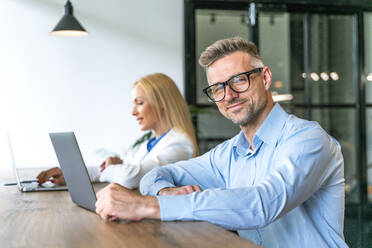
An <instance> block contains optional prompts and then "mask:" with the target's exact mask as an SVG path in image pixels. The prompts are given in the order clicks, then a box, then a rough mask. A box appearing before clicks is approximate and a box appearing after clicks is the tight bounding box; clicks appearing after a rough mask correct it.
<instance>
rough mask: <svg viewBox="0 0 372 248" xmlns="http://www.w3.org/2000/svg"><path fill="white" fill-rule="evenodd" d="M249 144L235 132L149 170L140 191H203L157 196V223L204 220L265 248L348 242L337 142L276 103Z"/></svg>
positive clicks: (322, 245)
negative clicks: (177, 188) (188, 188)
mask: <svg viewBox="0 0 372 248" xmlns="http://www.w3.org/2000/svg"><path fill="white" fill-rule="evenodd" d="M253 147H254V150H252V149H251V146H250V144H249V142H248V141H247V139H246V138H245V136H244V134H243V133H242V132H240V133H239V134H238V135H236V136H235V137H233V138H232V139H230V140H227V141H225V142H224V143H222V144H220V145H218V146H216V147H215V148H214V149H212V150H211V151H209V152H207V153H205V154H204V155H202V156H200V157H197V158H194V159H191V160H187V161H181V162H178V163H175V164H171V165H167V166H161V167H157V168H155V169H153V170H152V171H150V172H149V173H148V174H146V175H145V176H144V177H143V179H142V181H141V184H140V188H141V193H142V194H149V195H157V193H158V192H159V190H161V189H162V188H164V187H175V186H184V185H195V184H198V185H200V186H201V188H202V190H203V191H202V192H194V193H192V194H188V195H181V196H157V198H158V201H159V205H160V211H161V218H162V220H164V221H170V220H202V221H208V222H211V223H214V224H217V225H220V226H222V227H225V228H227V229H231V230H237V231H238V233H239V235H240V236H242V237H244V238H247V239H249V240H251V241H253V242H255V243H256V244H258V245H263V246H264V247H296V248H298V247H347V245H346V243H345V241H344V236H343V223H344V205H345V202H344V201H345V195H344V163H343V157H342V154H341V148H340V145H339V144H338V143H337V141H336V140H335V139H333V138H332V137H331V136H329V135H328V134H327V133H326V132H325V131H324V130H323V129H322V128H321V127H320V126H319V125H318V123H316V122H311V121H306V120H302V119H299V118H297V117H295V116H293V115H288V114H287V113H286V112H285V111H284V110H283V109H282V108H281V107H280V105H279V104H276V105H275V106H274V108H273V109H272V110H271V112H270V114H269V115H268V116H267V118H266V119H265V121H264V122H263V124H262V125H261V127H260V128H259V130H258V131H257V133H256V135H255V137H254V139H253Z"/></svg>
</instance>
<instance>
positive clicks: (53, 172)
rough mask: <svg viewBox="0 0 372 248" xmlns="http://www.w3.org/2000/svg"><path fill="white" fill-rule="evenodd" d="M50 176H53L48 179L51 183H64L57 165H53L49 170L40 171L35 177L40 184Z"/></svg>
mask: <svg viewBox="0 0 372 248" xmlns="http://www.w3.org/2000/svg"><path fill="white" fill-rule="evenodd" d="M51 177H52V178H53V179H52V180H50V181H51V182H52V183H56V184H59V185H66V181H65V178H64V176H63V174H62V170H61V168H59V167H54V168H51V169H49V170H45V171H42V172H40V174H39V175H38V176H37V177H36V178H37V179H38V180H39V185H41V184H43V183H45V182H46V181H48V180H49V178H51Z"/></svg>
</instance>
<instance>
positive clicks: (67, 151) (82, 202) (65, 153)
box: [49, 132, 97, 212]
mask: <svg viewBox="0 0 372 248" xmlns="http://www.w3.org/2000/svg"><path fill="white" fill-rule="evenodd" d="M49 136H50V139H51V140H52V144H53V147H54V151H55V152H56V155H57V158H58V162H59V165H60V166H61V169H62V172H63V176H64V177H65V180H66V184H67V187H68V191H69V193H70V196H71V199H72V201H73V202H74V203H75V204H77V205H79V206H81V207H83V208H86V209H88V210H91V211H94V212H95V211H96V206H95V204H96V201H97V198H96V194H95V192H94V189H93V186H92V183H91V181H90V178H89V174H88V171H87V168H86V166H85V163H84V160H83V156H82V155H81V152H80V148H79V145H78V143H77V141H76V137H75V134H74V133H73V132H64V133H50V134H49Z"/></svg>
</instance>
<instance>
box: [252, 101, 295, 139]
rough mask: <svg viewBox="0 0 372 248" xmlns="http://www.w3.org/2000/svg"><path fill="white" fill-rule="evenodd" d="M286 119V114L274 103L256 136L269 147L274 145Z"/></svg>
mask: <svg viewBox="0 0 372 248" xmlns="http://www.w3.org/2000/svg"><path fill="white" fill-rule="evenodd" d="M287 118H288V114H287V113H286V112H285V111H284V110H283V108H282V107H281V106H280V105H279V103H276V104H275V105H274V107H273V109H272V110H271V111H270V113H269V115H268V116H267V117H266V119H265V120H264V122H263V123H262V125H261V127H260V128H259V129H258V131H257V133H256V136H258V137H259V138H260V139H261V140H263V142H265V143H268V144H269V145H276V142H277V141H278V139H279V138H280V135H281V134H282V132H281V130H282V128H283V126H284V124H285V122H286V120H287Z"/></svg>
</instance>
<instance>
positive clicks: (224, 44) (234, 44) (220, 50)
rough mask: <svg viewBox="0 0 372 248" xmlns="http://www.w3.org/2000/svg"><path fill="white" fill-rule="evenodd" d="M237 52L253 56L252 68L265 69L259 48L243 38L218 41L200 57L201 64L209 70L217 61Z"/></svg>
mask: <svg viewBox="0 0 372 248" xmlns="http://www.w3.org/2000/svg"><path fill="white" fill-rule="evenodd" d="M237 51H242V52H245V53H248V54H249V55H250V56H251V66H253V67H255V68H257V67H263V66H264V64H263V61H262V58H261V56H260V55H259V53H258V50H257V47H256V45H255V44H254V43H253V42H250V41H248V40H245V39H243V38H241V37H238V36H237V37H233V38H228V39H224V40H218V41H216V42H215V43H213V44H212V45H210V46H209V47H207V49H205V51H204V52H202V54H201V55H200V58H199V64H200V65H201V66H202V67H203V68H205V69H208V67H209V66H210V65H211V64H213V62H215V61H216V60H218V59H220V58H223V57H225V56H227V55H229V54H232V53H234V52H237Z"/></svg>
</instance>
